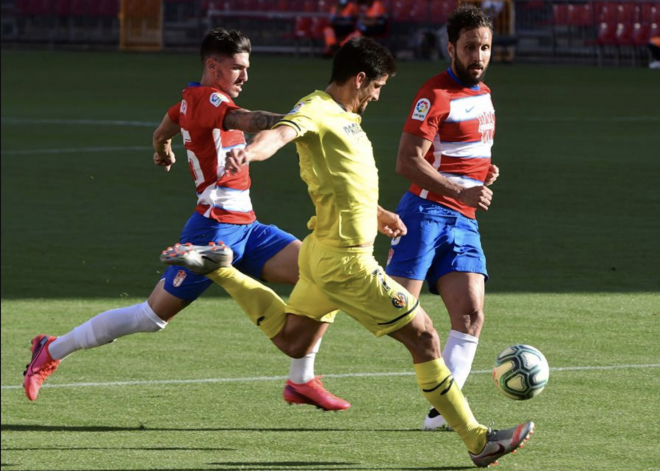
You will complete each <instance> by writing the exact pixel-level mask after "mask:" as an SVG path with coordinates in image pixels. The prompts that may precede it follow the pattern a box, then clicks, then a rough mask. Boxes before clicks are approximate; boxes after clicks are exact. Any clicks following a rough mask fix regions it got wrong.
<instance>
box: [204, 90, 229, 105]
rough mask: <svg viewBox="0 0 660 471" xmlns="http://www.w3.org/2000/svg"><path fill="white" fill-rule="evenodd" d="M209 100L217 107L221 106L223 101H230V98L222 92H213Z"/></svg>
mask: <svg viewBox="0 0 660 471" xmlns="http://www.w3.org/2000/svg"><path fill="white" fill-rule="evenodd" d="M209 101H210V102H211V104H212V105H213V106H215V107H216V108H217V107H218V106H220V104H221V103H222V102H223V101H224V102H229V99H228V98H227V97H226V96H224V95H222V94H220V93H211V97H210V99H209Z"/></svg>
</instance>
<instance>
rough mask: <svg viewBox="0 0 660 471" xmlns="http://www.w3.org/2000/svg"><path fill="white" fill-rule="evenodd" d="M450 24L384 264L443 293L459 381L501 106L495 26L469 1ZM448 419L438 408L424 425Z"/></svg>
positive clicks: (465, 363)
mask: <svg viewBox="0 0 660 471" xmlns="http://www.w3.org/2000/svg"><path fill="white" fill-rule="evenodd" d="M447 33H448V36H449V43H448V46H447V49H448V52H449V56H450V58H451V67H450V68H449V69H448V70H446V71H445V72H442V73H440V74H438V75H436V76H434V77H432V78H431V79H429V80H428V81H427V82H426V83H425V84H424V85H422V87H421V88H420V89H419V91H418V92H417V96H416V97H415V100H414V102H413V107H412V110H411V111H410V114H409V115H408V119H407V121H406V123H405V125H404V128H403V134H402V136H401V141H400V144H399V151H398V155H397V172H398V173H399V174H401V175H403V176H404V177H406V178H407V179H408V180H410V182H411V186H410V188H409V189H408V192H407V193H406V194H405V195H404V196H403V198H402V199H401V202H400V203H399V207H398V208H397V213H398V214H399V216H400V217H401V219H402V220H403V222H404V224H405V225H406V226H407V228H408V234H407V235H406V236H405V237H401V238H397V239H394V240H393V241H392V246H391V249H390V254H389V257H388V264H387V269H386V270H387V274H388V275H390V276H391V277H392V278H394V279H395V280H396V281H398V282H399V283H400V284H402V285H403V286H404V287H405V288H407V289H408V291H410V292H411V293H412V294H413V295H414V296H416V297H419V295H420V292H421V289H422V286H423V284H424V281H426V282H427V283H428V285H429V290H430V291H431V293H433V294H439V295H440V296H441V297H442V300H443V301H444V303H445V306H446V307H447V311H448V312H449V317H450V320H451V331H450V333H449V336H448V338H447V341H446V342H445V346H444V349H443V352H442V357H443V358H444V360H445V362H446V364H447V366H448V367H449V369H450V370H451V372H452V375H453V376H454V379H455V381H456V383H457V384H458V386H459V387H460V388H462V387H463V385H464V384H465V381H466V380H467V377H468V375H469V373H470V369H471V368H472V362H473V360H474V356H475V353H476V350H477V344H478V341H479V334H480V332H481V328H482V325H483V322H484V312H483V306H484V295H485V282H486V280H487V278H488V272H487V271H486V259H485V256H484V253H483V250H482V247H481V237H480V234H479V228H478V224H477V221H476V219H475V218H476V211H477V209H481V210H484V211H487V210H488V208H489V206H490V204H491V200H492V197H493V192H492V191H491V190H490V189H489V188H488V185H490V184H492V183H493V182H494V181H495V179H496V178H497V176H498V174H499V170H498V168H497V167H496V166H495V165H493V164H492V163H491V147H492V145H493V137H494V134H495V110H494V108H493V103H492V101H491V97H490V89H489V88H488V87H487V86H486V85H485V84H484V83H483V82H482V81H483V79H484V75H485V73H486V69H487V68H488V63H489V60H490V56H491V47H492V40H493V26H492V22H491V20H490V19H489V18H488V16H487V15H486V14H485V13H484V12H483V11H482V10H480V9H479V8H477V7H474V6H471V5H466V6H463V7H460V8H459V9H457V10H456V11H454V12H453V13H452V15H451V16H450V18H449V21H448V24H447ZM445 427H446V425H445V422H444V419H443V418H442V416H440V415H439V414H438V412H437V411H436V410H435V409H431V411H430V413H429V415H428V416H427V417H426V419H425V422H424V427H423V428H424V429H425V430H435V429H438V428H445Z"/></svg>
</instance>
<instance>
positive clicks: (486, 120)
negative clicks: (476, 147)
mask: <svg viewBox="0 0 660 471" xmlns="http://www.w3.org/2000/svg"><path fill="white" fill-rule="evenodd" d="M479 132H480V133H481V142H483V143H484V144H487V143H490V142H493V136H494V135H495V113H494V112H492V111H486V112H485V113H483V114H481V115H480V116H479Z"/></svg>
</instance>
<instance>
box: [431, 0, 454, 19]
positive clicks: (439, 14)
mask: <svg viewBox="0 0 660 471" xmlns="http://www.w3.org/2000/svg"><path fill="white" fill-rule="evenodd" d="M455 8H456V1H454V0H433V1H432V2H431V13H430V17H431V21H432V22H433V23H435V24H446V23H447V18H449V15H450V13H451V12H452V11H454V9H455Z"/></svg>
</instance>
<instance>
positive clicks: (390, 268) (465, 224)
mask: <svg viewBox="0 0 660 471" xmlns="http://www.w3.org/2000/svg"><path fill="white" fill-rule="evenodd" d="M396 212H397V214H398V215H399V216H400V217H401V219H402V220H403V222H404V224H405V225H406V227H407V228H408V234H406V235H405V236H404V237H397V238H396V239H393V240H392V247H391V248H390V254H389V257H388V261H387V266H386V269H385V271H386V272H387V274H388V275H390V276H400V277H403V278H410V279H412V280H426V281H427V283H428V285H429V291H431V293H433V294H438V291H437V289H436V285H437V283H438V280H439V279H440V277H442V276H444V275H446V274H447V273H451V272H454V271H460V272H469V273H481V274H482V275H484V277H485V278H486V281H487V280H488V272H487V271H486V256H485V255H484V251H483V249H482V248H481V236H480V235H479V224H478V223H477V221H476V219H470V218H468V217H465V216H463V215H462V214H461V213H459V212H458V211H454V210H453V209H449V208H446V207H445V206H442V205H440V204H438V203H434V202H433V201H428V200H425V199H423V198H420V197H419V196H416V195H413V194H412V193H410V192H406V194H405V195H403V198H401V201H400V202H399V206H398V207H397V209H396Z"/></svg>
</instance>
